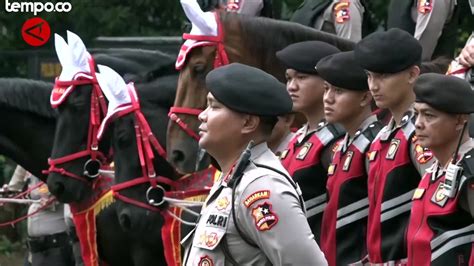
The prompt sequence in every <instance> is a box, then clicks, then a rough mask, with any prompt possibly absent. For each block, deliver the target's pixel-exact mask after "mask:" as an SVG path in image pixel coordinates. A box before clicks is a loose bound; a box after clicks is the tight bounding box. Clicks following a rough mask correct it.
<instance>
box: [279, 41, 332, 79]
mask: <svg viewBox="0 0 474 266" xmlns="http://www.w3.org/2000/svg"><path fill="white" fill-rule="evenodd" d="M338 52H340V50H339V49H337V48H336V47H335V46H332V45H330V44H328V43H325V42H320V41H306V42H298V43H294V44H290V45H288V46H287V47H285V48H284V49H283V50H280V51H278V52H277V53H276V56H277V58H278V59H280V61H281V62H282V63H283V64H285V65H286V68H292V69H294V70H296V71H298V72H302V73H308V74H317V73H318V72H317V71H316V69H314V67H315V66H316V64H317V63H318V62H319V60H321V58H323V57H326V56H328V55H331V54H335V53H338Z"/></svg>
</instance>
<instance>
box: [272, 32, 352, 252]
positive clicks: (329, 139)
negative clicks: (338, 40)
mask: <svg viewBox="0 0 474 266" xmlns="http://www.w3.org/2000/svg"><path fill="white" fill-rule="evenodd" d="M338 52H339V50H338V49H337V48H336V47H334V46H332V45H330V44H327V43H324V42H320V41H306V42H299V43H295V44H291V45H289V46H287V47H286V48H284V49H283V50H281V51H279V52H277V54H276V56H277V58H278V59H279V60H280V61H281V62H282V63H283V64H284V65H285V66H286V68H287V69H286V79H287V82H286V89H287V91H288V93H289V94H290V96H291V100H292V101H293V111H294V112H300V113H302V114H303V115H304V116H305V118H306V120H307V123H306V124H305V125H304V126H303V127H302V128H301V129H299V130H298V131H297V132H296V135H295V136H294V137H293V139H292V140H291V141H290V143H289V145H288V148H287V149H286V150H285V151H283V152H282V153H281V155H280V159H281V160H282V164H283V166H284V167H285V168H286V169H287V170H288V172H289V173H290V175H291V176H292V177H293V179H294V180H295V181H296V182H297V183H298V184H299V185H300V186H301V189H302V191H303V198H304V200H305V205H306V217H307V218H308V222H309V225H310V227H311V230H312V231H313V234H314V235H315V236H316V241H317V242H318V243H319V237H320V230H321V219H322V216H323V211H324V208H325V207H326V196H327V195H326V181H327V169H328V166H329V163H330V162H331V157H332V146H333V145H334V143H335V141H336V139H338V138H339V137H341V136H342V135H343V134H344V131H343V129H342V128H341V127H340V126H335V125H333V124H328V123H327V122H326V121H325V120H324V107H323V94H324V86H325V85H324V80H323V79H322V78H321V77H320V76H319V75H318V72H317V71H316V69H315V66H316V64H317V63H318V62H319V60H320V59H321V58H323V57H326V56H328V55H331V54H335V53H338Z"/></svg>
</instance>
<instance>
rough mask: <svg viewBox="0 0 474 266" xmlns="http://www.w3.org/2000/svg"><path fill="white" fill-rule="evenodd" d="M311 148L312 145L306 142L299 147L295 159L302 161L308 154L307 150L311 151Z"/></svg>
mask: <svg viewBox="0 0 474 266" xmlns="http://www.w3.org/2000/svg"><path fill="white" fill-rule="evenodd" d="M311 146H313V143H311V142H306V143H305V144H304V145H303V147H301V150H300V152H298V155H297V156H296V159H298V160H304V158H306V155H307V154H308V152H309V150H310V149H311Z"/></svg>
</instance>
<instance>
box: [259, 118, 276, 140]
mask: <svg viewBox="0 0 474 266" xmlns="http://www.w3.org/2000/svg"><path fill="white" fill-rule="evenodd" d="M259 118H260V126H259V127H260V130H261V132H262V133H263V134H265V135H266V136H268V137H269V136H270V135H271V134H272V131H273V128H274V127H275V125H276V123H277V122H278V117H277V116H259Z"/></svg>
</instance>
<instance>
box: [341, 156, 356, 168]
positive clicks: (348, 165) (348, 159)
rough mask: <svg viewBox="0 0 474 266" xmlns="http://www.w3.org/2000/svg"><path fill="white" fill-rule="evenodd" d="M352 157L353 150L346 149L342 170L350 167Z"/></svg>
mask: <svg viewBox="0 0 474 266" xmlns="http://www.w3.org/2000/svg"><path fill="white" fill-rule="evenodd" d="M352 157H354V152H353V151H348V152H347V153H346V159H345V160H344V164H343V165H342V171H344V172H347V171H349V168H350V167H351V162H352Z"/></svg>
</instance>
